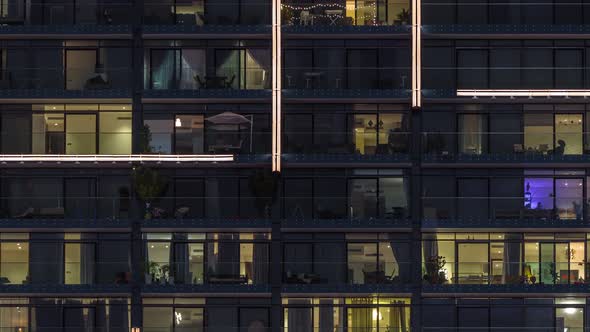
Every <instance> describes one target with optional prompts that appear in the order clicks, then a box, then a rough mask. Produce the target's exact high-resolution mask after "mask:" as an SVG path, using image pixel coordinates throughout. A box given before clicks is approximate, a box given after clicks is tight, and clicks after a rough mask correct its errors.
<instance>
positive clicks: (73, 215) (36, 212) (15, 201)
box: [0, 196, 136, 220]
mask: <svg viewBox="0 0 590 332" xmlns="http://www.w3.org/2000/svg"><path fill="white" fill-rule="evenodd" d="M0 203H1V209H0V212H1V214H0V219H83V220H95V219H108V220H118V219H124V220H126V219H129V218H131V217H133V215H134V214H133V213H132V212H134V211H135V210H136V209H135V207H132V206H131V202H130V199H129V197H69V196H67V197H63V196H35V197H22V196H10V197H1V198H0ZM135 213H136V212H135Z"/></svg>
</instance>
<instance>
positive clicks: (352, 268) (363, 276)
mask: <svg viewBox="0 0 590 332" xmlns="http://www.w3.org/2000/svg"><path fill="white" fill-rule="evenodd" d="M283 266H284V270H285V271H284V273H283V283H285V284H297V285H314V284H329V285H367V284H389V285H392V284H404V283H409V282H410V281H411V263H409V262H397V261H387V262H384V261H379V264H378V265H377V260H376V258H375V257H372V258H371V257H367V256H365V257H364V258H363V259H362V260H359V261H356V260H351V259H350V258H349V261H348V262H334V261H329V262H328V261H319V262H301V261H298V262H283ZM347 271H348V272H347Z"/></svg>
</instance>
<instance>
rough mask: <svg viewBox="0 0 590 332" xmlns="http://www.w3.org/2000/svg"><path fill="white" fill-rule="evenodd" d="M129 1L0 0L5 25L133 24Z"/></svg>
mask: <svg viewBox="0 0 590 332" xmlns="http://www.w3.org/2000/svg"><path fill="white" fill-rule="evenodd" d="M132 9H133V8H132V4H131V3H130V2H108V1H107V2H100V1H96V2H95V3H90V2H78V1H73V0H69V1H68V0H61V1H52V2H49V3H29V2H27V1H22V0H1V1H0V24H3V25H75V24H88V25H92V24H102V25H117V24H130V23H131V18H132V16H131V13H132Z"/></svg>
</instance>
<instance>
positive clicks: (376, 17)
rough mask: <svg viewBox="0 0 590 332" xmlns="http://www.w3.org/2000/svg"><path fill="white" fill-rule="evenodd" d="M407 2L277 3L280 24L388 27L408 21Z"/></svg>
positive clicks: (385, 0) (390, 0) (409, 21)
mask: <svg viewBox="0 0 590 332" xmlns="http://www.w3.org/2000/svg"><path fill="white" fill-rule="evenodd" d="M409 7H410V3H409V2H408V1H399V0H379V1H355V2H345V1H341V2H339V1H332V2H328V1H320V2H313V3H310V2H307V3H301V2H294V1H285V3H283V4H281V15H282V24H283V25H286V26H289V25H297V26H306V27H314V26H392V25H409V24H411V18H412V15H411V13H410V11H409Z"/></svg>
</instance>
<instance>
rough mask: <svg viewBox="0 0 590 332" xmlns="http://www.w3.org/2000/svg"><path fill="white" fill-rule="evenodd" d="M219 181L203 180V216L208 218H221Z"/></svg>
mask: <svg viewBox="0 0 590 332" xmlns="http://www.w3.org/2000/svg"><path fill="white" fill-rule="evenodd" d="M219 195H220V189H219V180H218V179H211V178H208V179H205V203H206V205H205V214H206V216H207V217H209V218H218V217H220V216H221V212H220V211H221V206H222V205H223V204H222V202H221V198H220V197H219Z"/></svg>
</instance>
